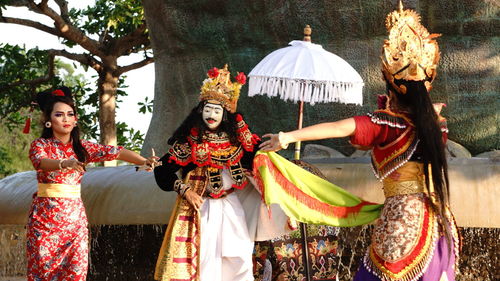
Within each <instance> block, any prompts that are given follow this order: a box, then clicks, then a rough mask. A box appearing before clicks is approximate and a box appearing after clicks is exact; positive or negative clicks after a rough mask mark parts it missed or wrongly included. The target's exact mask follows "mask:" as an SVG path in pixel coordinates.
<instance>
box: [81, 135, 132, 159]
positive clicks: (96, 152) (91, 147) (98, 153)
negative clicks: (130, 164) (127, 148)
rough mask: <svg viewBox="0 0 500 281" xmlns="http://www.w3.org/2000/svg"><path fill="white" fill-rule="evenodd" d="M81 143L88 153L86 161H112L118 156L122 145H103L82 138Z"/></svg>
mask: <svg viewBox="0 0 500 281" xmlns="http://www.w3.org/2000/svg"><path fill="white" fill-rule="evenodd" d="M82 145H83V146H84V147H85V149H86V150H87V152H88V153H89V155H90V159H88V160H87V161H88V162H102V161H112V160H115V159H116V157H118V154H120V151H122V149H123V146H113V145H103V144H97V143H93V142H90V141H86V140H82Z"/></svg>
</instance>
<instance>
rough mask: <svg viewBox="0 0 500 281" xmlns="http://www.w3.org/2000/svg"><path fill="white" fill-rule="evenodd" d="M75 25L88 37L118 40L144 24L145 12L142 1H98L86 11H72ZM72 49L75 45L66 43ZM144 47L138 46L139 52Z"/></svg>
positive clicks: (71, 14) (70, 14)
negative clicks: (95, 36)
mask: <svg viewBox="0 0 500 281" xmlns="http://www.w3.org/2000/svg"><path fill="white" fill-rule="evenodd" d="M69 17H70V19H71V21H72V22H73V24H74V25H75V26H76V27H77V28H79V29H80V30H83V31H85V32H86V34H87V35H88V36H90V35H97V36H103V35H104V36H105V38H104V40H107V39H109V38H110V37H112V38H118V37H121V36H124V35H127V34H129V33H130V32H132V31H134V30H135V29H136V28H137V27H138V26H139V25H141V24H143V23H144V11H143V9H142V5H141V1H140V0H114V1H109V0H97V1H96V2H95V4H94V5H93V6H88V7H87V8H86V9H82V10H78V9H74V8H72V9H70V11H69ZM64 44H66V45H68V46H70V47H72V46H73V45H74V43H72V42H68V41H65V42H64ZM143 47H144V46H136V48H137V50H139V49H142V48H143Z"/></svg>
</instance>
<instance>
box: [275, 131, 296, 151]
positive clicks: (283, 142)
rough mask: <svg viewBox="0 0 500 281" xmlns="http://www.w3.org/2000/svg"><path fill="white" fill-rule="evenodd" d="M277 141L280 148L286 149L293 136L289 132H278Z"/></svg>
mask: <svg viewBox="0 0 500 281" xmlns="http://www.w3.org/2000/svg"><path fill="white" fill-rule="evenodd" d="M278 141H279V143H280V146H281V148H282V149H287V148H288V145H289V144H290V143H292V142H293V137H292V136H290V134H289V133H285V132H279V133H278Z"/></svg>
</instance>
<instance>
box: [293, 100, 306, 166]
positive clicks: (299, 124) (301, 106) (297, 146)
mask: <svg viewBox="0 0 500 281" xmlns="http://www.w3.org/2000/svg"><path fill="white" fill-rule="evenodd" d="M303 117H304V102H303V101H300V102H299V120H298V121H297V130H299V129H302V122H303V119H304V118H303ZM294 159H295V160H300V141H298V142H296V143H295V157H294Z"/></svg>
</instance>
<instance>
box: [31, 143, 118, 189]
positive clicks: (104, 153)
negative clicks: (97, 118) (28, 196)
mask: <svg viewBox="0 0 500 281" xmlns="http://www.w3.org/2000/svg"><path fill="white" fill-rule="evenodd" d="M81 142H82V145H83V147H85V149H86V150H87V152H88V153H89V156H90V157H89V159H87V162H102V161H111V160H114V159H116V157H117V156H118V154H119V153H120V151H121V150H122V149H123V147H121V146H118V147H116V146H111V145H101V144H96V143H92V142H90V141H86V140H82V141H81ZM29 157H30V160H31V162H32V163H33V167H35V170H36V177H37V180H38V182H39V183H61V184H71V185H77V184H80V182H81V181H82V177H83V174H84V173H83V172H78V171H76V170H73V169H65V170H54V171H50V172H44V171H43V170H41V169H39V167H40V161H41V160H42V159H44V158H46V159H56V160H65V159H77V157H76V154H75V152H74V151H73V145H72V143H71V142H69V143H67V144H64V143H62V142H61V141H60V140H58V139H56V138H50V139H44V138H38V139H36V140H34V141H33V142H32V143H31V147H30V151H29Z"/></svg>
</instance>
